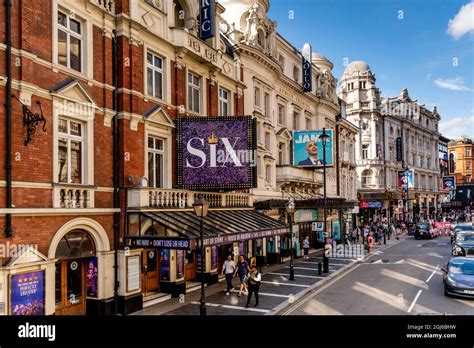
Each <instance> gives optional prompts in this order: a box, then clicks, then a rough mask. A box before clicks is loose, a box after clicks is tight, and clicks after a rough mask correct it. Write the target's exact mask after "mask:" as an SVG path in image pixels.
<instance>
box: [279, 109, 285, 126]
mask: <svg viewBox="0 0 474 348" xmlns="http://www.w3.org/2000/svg"><path fill="white" fill-rule="evenodd" d="M278 123H279V124H281V125H285V107H284V106H283V105H278Z"/></svg>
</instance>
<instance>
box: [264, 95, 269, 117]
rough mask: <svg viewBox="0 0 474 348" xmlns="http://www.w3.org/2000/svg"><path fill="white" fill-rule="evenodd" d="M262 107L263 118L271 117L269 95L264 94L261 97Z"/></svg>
mask: <svg viewBox="0 0 474 348" xmlns="http://www.w3.org/2000/svg"><path fill="white" fill-rule="evenodd" d="M263 102H264V104H265V105H264V107H265V117H271V113H270V94H268V93H265V95H264V97H263Z"/></svg>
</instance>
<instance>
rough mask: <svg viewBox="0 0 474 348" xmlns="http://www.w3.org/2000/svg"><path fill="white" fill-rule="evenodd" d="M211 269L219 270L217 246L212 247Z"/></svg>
mask: <svg viewBox="0 0 474 348" xmlns="http://www.w3.org/2000/svg"><path fill="white" fill-rule="evenodd" d="M211 268H212V269H215V268H217V246H215V245H214V246H212V247H211Z"/></svg>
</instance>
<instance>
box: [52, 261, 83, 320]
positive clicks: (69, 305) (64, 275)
mask: <svg viewBox="0 0 474 348" xmlns="http://www.w3.org/2000/svg"><path fill="white" fill-rule="evenodd" d="M85 270H86V259H72V260H63V261H60V262H58V263H56V314H57V315H84V314H86V277H85V275H86V272H85Z"/></svg>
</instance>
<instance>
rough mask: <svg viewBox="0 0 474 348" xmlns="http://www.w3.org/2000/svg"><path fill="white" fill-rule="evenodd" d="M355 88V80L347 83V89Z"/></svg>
mask: <svg viewBox="0 0 474 348" xmlns="http://www.w3.org/2000/svg"><path fill="white" fill-rule="evenodd" d="M353 89H354V82H351V83H348V84H347V90H348V91H352V90H353Z"/></svg>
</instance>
